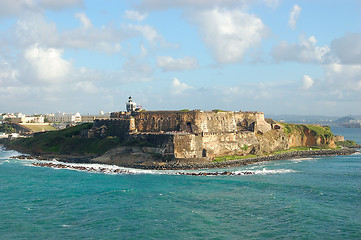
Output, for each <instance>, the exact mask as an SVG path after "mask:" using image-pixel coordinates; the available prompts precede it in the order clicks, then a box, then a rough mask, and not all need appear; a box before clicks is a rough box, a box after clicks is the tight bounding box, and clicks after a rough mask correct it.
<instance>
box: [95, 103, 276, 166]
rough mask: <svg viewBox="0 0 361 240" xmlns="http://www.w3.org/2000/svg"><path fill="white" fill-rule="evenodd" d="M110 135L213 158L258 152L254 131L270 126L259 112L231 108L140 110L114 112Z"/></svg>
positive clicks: (178, 154)
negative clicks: (225, 109) (238, 110)
mask: <svg viewBox="0 0 361 240" xmlns="http://www.w3.org/2000/svg"><path fill="white" fill-rule="evenodd" d="M110 117H111V118H110V119H108V120H98V121H95V125H94V126H95V127H97V128H99V127H101V126H103V125H105V126H106V127H107V131H108V135H109V136H117V137H119V138H120V139H122V140H127V139H129V138H131V139H137V140H138V141H145V142H148V143H149V142H150V143H152V144H153V143H154V145H156V146H158V148H159V149H158V150H157V152H163V153H164V154H167V155H173V156H174V158H179V159H181V158H182V159H190V158H192V159H213V158H214V157H217V156H225V155H235V154H239V155H242V154H249V153H257V152H258V151H259V150H260V144H259V141H258V140H257V138H256V135H255V134H256V133H257V134H264V133H266V132H267V131H269V130H271V125H270V124H268V123H267V122H266V121H265V119H264V114H263V113H262V112H233V111H200V110H194V111H140V112H134V111H133V112H113V113H111V116H110Z"/></svg>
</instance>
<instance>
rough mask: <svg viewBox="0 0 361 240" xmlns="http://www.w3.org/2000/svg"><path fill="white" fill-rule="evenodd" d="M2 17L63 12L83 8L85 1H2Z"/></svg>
mask: <svg viewBox="0 0 361 240" xmlns="http://www.w3.org/2000/svg"><path fill="white" fill-rule="evenodd" d="M0 6H1V7H0V17H10V16H24V15H25V14H29V13H41V12H42V11H44V10H46V9H52V10H62V9H66V8H72V7H80V6H83V0H62V1H55V0H0Z"/></svg>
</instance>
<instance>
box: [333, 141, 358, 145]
mask: <svg viewBox="0 0 361 240" xmlns="http://www.w3.org/2000/svg"><path fill="white" fill-rule="evenodd" d="M336 145H337V146H339V147H353V146H356V145H357V143H356V142H355V141H352V140H345V141H341V142H336Z"/></svg>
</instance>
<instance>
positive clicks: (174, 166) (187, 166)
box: [121, 148, 358, 170]
mask: <svg viewBox="0 0 361 240" xmlns="http://www.w3.org/2000/svg"><path fill="white" fill-rule="evenodd" d="M356 152H358V151H356V150H355V149H350V148H343V149H329V150H311V151H294V152H288V153H280V154H273V155H267V156H260V157H254V158H246V159H239V160H229V161H224V162H211V163H201V164H198V163H194V162H192V163H189V162H186V163H184V162H183V163H182V162H181V161H178V162H169V163H162V164H161V165H158V164H153V165H147V166H146V165H141V164H122V165H121V166H122V167H128V168H139V169H149V170H192V169H206V168H225V167H235V166H244V165H249V164H253V163H257V162H266V161H276V160H288V159H293V158H307V157H316V156H336V155H351V154H354V153H356Z"/></svg>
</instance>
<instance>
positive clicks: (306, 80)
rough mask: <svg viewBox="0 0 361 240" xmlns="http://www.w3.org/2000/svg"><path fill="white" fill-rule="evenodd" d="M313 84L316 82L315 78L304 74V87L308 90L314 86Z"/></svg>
mask: <svg viewBox="0 0 361 240" xmlns="http://www.w3.org/2000/svg"><path fill="white" fill-rule="evenodd" d="M313 84H314V80H313V79H312V78H311V77H310V76H308V75H304V76H303V79H302V85H303V86H302V87H303V89H305V90H308V89H310V88H311V87H312V86H313Z"/></svg>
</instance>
